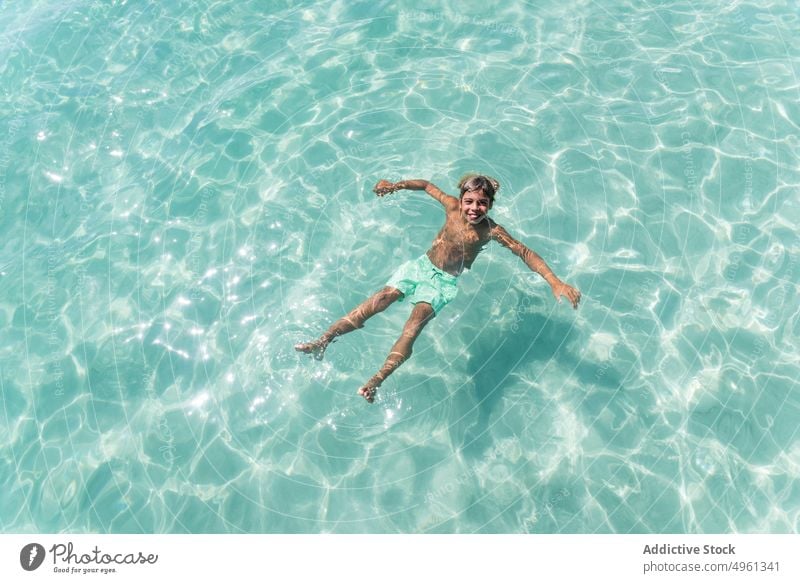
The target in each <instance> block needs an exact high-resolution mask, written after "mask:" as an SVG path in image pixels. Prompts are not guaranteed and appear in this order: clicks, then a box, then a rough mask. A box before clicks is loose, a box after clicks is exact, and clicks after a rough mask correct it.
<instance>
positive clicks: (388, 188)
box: [372, 180, 397, 196]
mask: <svg viewBox="0 0 800 583" xmlns="http://www.w3.org/2000/svg"><path fill="white" fill-rule="evenodd" d="M395 190H397V188H395V185H394V184H392V183H391V182H389V181H388V180H379V181H378V184H376V185H375V188H373V189H372V191H373V192H374V193H375V194H377V195H378V196H385V195H387V194H391V193H393V192H394V191H395Z"/></svg>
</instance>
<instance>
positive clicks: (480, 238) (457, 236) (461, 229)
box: [441, 221, 490, 245]
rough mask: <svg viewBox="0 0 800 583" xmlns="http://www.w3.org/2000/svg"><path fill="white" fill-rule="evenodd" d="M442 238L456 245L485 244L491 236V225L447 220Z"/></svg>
mask: <svg viewBox="0 0 800 583" xmlns="http://www.w3.org/2000/svg"><path fill="white" fill-rule="evenodd" d="M442 231H443V232H442V235H441V236H442V238H443V239H445V240H446V241H447V242H449V243H453V244H456V245H483V244H484V243H487V242H488V241H489V238H490V234H489V231H490V229H489V226H488V225H485V226H484V225H478V226H476V227H472V226H471V225H464V224H458V223H457V222H456V221H447V223H446V224H445V226H444V229H443V230H442Z"/></svg>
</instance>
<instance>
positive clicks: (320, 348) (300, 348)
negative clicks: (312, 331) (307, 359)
mask: <svg viewBox="0 0 800 583" xmlns="http://www.w3.org/2000/svg"><path fill="white" fill-rule="evenodd" d="M327 347H328V343H327V342H323V341H322V340H315V341H314V342H303V343H301V344H295V345H294V349H295V350H296V351H297V352H305V353H306V354H310V355H311V356H313V357H314V358H315V359H316V360H322V358H323V357H324V356H325V349H326V348H327Z"/></svg>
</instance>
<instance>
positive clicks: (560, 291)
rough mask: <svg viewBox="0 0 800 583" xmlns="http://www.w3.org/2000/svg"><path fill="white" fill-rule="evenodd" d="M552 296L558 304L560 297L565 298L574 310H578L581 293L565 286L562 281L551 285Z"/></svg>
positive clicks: (569, 286)
mask: <svg viewBox="0 0 800 583" xmlns="http://www.w3.org/2000/svg"><path fill="white" fill-rule="evenodd" d="M552 288H553V295H554V296H556V299H557V300H558V301H559V302H560V301H561V296H564V297H565V298H567V299H568V300H569V301H570V303H572V307H573V308H574V309H576V310H577V309H578V303H579V302H580V301H581V292H579V291H578V290H576V289H575V288H574V287H572V286H571V285H567V284H566V283H564V282H563V281H559V282H556V283H554V284H553V285H552Z"/></svg>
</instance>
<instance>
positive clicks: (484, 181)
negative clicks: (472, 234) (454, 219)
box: [458, 174, 500, 225]
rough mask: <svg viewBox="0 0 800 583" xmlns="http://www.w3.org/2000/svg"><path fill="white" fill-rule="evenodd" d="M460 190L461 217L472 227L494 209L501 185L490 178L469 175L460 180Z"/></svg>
mask: <svg viewBox="0 0 800 583" xmlns="http://www.w3.org/2000/svg"><path fill="white" fill-rule="evenodd" d="M458 189H459V190H460V191H461V197H460V202H461V215H462V216H463V217H464V219H466V221H467V222H468V223H470V224H471V225H477V224H478V223H480V222H481V221H482V220H484V219H485V218H486V213H487V212H489V209H490V208H492V204H493V203H494V195H495V194H497V191H498V190H500V183H499V182H497V180H495V179H494V178H492V177H490V176H480V175H478V174H467V175H466V176H464V177H463V178H462V179H461V180H459V182H458Z"/></svg>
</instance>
